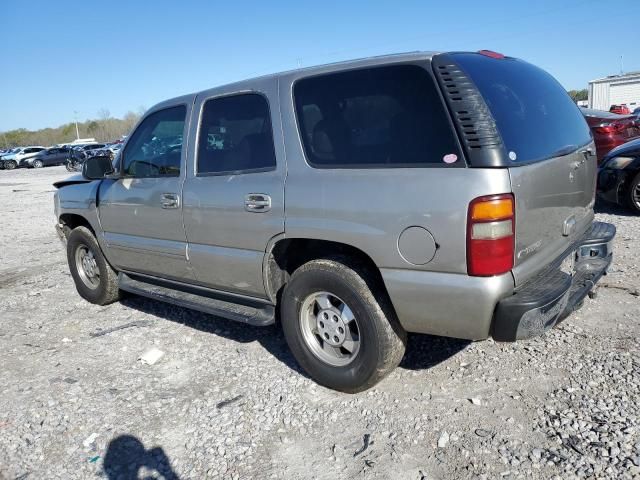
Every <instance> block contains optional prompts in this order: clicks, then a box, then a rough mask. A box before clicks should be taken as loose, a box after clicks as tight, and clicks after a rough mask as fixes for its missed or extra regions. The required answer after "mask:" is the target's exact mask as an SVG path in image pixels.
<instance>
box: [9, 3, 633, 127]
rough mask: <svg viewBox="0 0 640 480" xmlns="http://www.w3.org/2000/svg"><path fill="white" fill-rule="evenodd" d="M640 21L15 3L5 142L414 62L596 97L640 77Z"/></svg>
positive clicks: (374, 6)
mask: <svg viewBox="0 0 640 480" xmlns="http://www.w3.org/2000/svg"><path fill="white" fill-rule="evenodd" d="M638 18H640V1H638V0H608V1H602V0H563V1H558V0H539V1H536V2H530V1H521V0H510V1H507V0H500V1H498V0H496V1H490V0H483V1H477V0H475V1H466V0H458V1H442V0H440V1H425V0H423V1H414V0H409V1H399V0H395V1H344V0H343V1H333V0H323V1H321V2H304V1H303V0H298V1H281V2H278V1H269V2H266V1H261V2H258V1H256V2H247V1H242V0H226V1H223V2H222V1H220V2H218V1H189V0H182V1H175V0H174V1H164V0H157V1H154V2H151V1H135V0H131V1H119V0H112V1H103V2H87V1H86V0H84V1H65V0H59V1H40V0H38V1H30V0H19V1H16V0H1V1H0V62H1V64H2V65H1V67H0V131H3V130H10V129H14V128H20V127H24V128H29V129H37V128H43V127H48V126H49V127H55V126H58V125H60V124H62V123H66V122H70V121H72V120H73V117H74V110H75V111H77V112H78V117H79V119H80V120H84V119H86V118H95V117H97V115H98V111H99V110H100V109H103V108H105V109H107V110H109V111H110V112H111V114H112V115H113V116H117V117H119V116H122V115H124V113H125V112H126V111H127V110H134V111H136V110H138V109H139V108H140V107H141V106H145V107H150V106H151V105H153V104H154V103H157V102H159V101H162V100H164V99H167V98H170V97H174V96H177V95H180V94H183V93H189V92H193V91H197V90H203V89H205V88H210V87H213V86H216V85H220V84H224V83H228V82H231V81H234V80H240V79H243V78H247V77H251V76H256V75H261V74H265V73H272V72H277V71H281V70H288V69H291V68H296V67H297V66H299V65H300V66H308V65H316V64H322V63H327V62H333V61H338V60H344V59H349V58H358V57H366V56H370V55H379V54H384V53H394V52H403V51H411V50H479V49H483V48H486V49H491V50H496V51H499V52H503V53H505V54H508V55H511V56H516V57H520V58H524V59H525V60H528V61H530V62H532V63H535V64H537V65H539V66H541V67H543V68H545V69H546V70H547V71H549V72H550V73H552V74H553V75H555V76H556V78H557V79H558V80H560V82H561V83H562V84H563V85H564V86H565V87H566V88H567V89H571V88H586V85H587V82H588V81H589V80H590V79H594V78H598V77H602V76H606V75H611V74H615V73H618V72H619V71H620V56H621V55H622V56H623V58H624V69H625V71H631V70H640V29H639V28H638V21H637V19H638ZM614 25H615V26H614ZM609 28H611V30H610V31H609V30H608V29H609Z"/></svg>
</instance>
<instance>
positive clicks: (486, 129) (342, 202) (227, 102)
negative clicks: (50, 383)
mask: <svg viewBox="0 0 640 480" xmlns="http://www.w3.org/2000/svg"><path fill="white" fill-rule="evenodd" d="M594 152H595V148H594V144H593V140H592V137H591V134H590V131H589V127H588V126H587V124H586V122H585V120H584V118H583V116H582V114H581V113H580V111H579V110H578V108H577V107H576V106H575V105H574V104H573V102H572V101H571V99H570V98H569V96H568V95H567V93H566V92H565V91H564V89H563V88H562V87H561V86H560V84H559V83H558V82H556V80H554V79H553V78H552V77H551V76H550V75H549V74H547V73H545V72H544V71H542V70H540V69H539V68H537V67H535V66H533V65H530V64H528V63H526V62H523V61H521V60H518V59H515V58H510V57H505V56H503V55H500V54H497V53H494V52H488V51H482V52H478V53H461V52H460V53H438V54H436V53H411V54H403V55H395V56H387V57H376V58H370V59H365V60H357V61H351V62H345V63H339V64H334V65H326V66H320V67H315V68H307V69H301V70H296V71H291V72H286V73H281V74H277V75H270V76H265V77H260V78H256V79H252V80H246V81H243V82H239V83H235V84H231V85H227V86H223V87H218V88H213V89H211V90H206V91H203V92H199V93H196V94H192V95H185V96H182V97H178V98H175V99H172V100H168V101H166V102H163V103H161V104H159V105H156V106H155V107H153V108H152V109H151V110H149V111H148V112H147V113H146V114H145V116H144V117H143V118H142V119H141V121H140V122H139V124H138V125H137V126H136V128H135V130H134V131H133V133H132V134H131V136H130V137H129V138H128V140H127V142H126V144H125V145H124V147H123V148H122V150H121V154H120V155H119V156H118V157H117V158H116V160H115V161H114V162H113V164H112V163H111V162H110V161H109V159H108V158H106V157H94V158H91V159H89V160H87V162H86V163H85V165H84V167H83V174H82V176H76V177H73V178H71V179H69V180H65V181H62V182H58V183H57V184H56V187H57V188H58V189H59V190H58V191H57V193H56V195H55V211H56V216H57V219H58V222H59V223H58V231H59V233H60V235H61V237H62V238H63V239H65V240H66V244H67V256H68V261H69V267H70V270H71V273H72V276H73V279H74V281H75V283H76V287H77V289H78V292H79V293H80V295H81V296H82V297H84V298H85V299H87V300H88V301H90V302H93V303H97V304H106V303H109V302H113V301H116V300H117V299H118V298H120V292H121V291H126V292H133V293H135V294H139V295H145V296H148V297H152V298H156V299H159V300H162V301H168V302H172V303H174V304H177V305H182V306H185V307H188V308H192V309H196V310H201V311H204V312H208V313H211V314H213V315H217V316H221V317H226V318H229V319H232V320H237V321H240V322H244V323H248V324H250V325H269V324H272V323H274V322H276V321H278V322H279V323H280V324H281V326H282V329H283V331H284V335H285V337H286V340H287V342H288V344H289V346H290V348H291V351H292V352H293V354H294V356H295V358H296V359H297V361H298V362H299V363H300V365H301V366H302V367H303V368H304V369H305V370H306V371H307V372H308V373H309V375H310V376H311V377H313V378H314V379H315V380H316V381H318V382H319V383H321V384H323V385H326V386H328V387H331V388H334V389H338V390H342V391H346V392H356V391H360V390H364V389H366V388H368V387H371V386H372V385H374V384H375V383H376V382H378V381H379V380H380V379H381V378H383V377H384V376H385V375H386V374H387V373H389V372H390V371H391V370H392V369H393V368H394V367H396V366H397V365H398V363H399V362H400V360H401V359H402V356H403V354H404V350H405V344H406V332H418V333H428V334H433V335H444V336H450V337H457V338H462V339H469V340H481V339H486V338H488V337H490V336H491V337H493V338H494V339H496V340H500V341H514V340H518V339H524V338H528V337H531V336H533V335H539V334H542V333H543V332H544V331H545V330H547V329H548V328H551V327H552V326H554V325H555V324H556V323H557V322H558V321H560V320H562V319H563V318H564V317H566V316H567V315H569V314H570V313H571V312H572V311H573V310H574V309H575V308H577V307H578V306H579V305H580V304H581V302H582V300H583V299H584V297H585V296H586V295H587V294H588V293H589V292H590V291H591V290H592V289H593V287H594V285H595V283H596V282H597V281H598V280H599V278H600V277H601V276H602V275H604V274H605V273H606V269H607V267H608V266H609V264H610V263H611V242H612V239H613V237H614V235H615V229H614V227H613V226H612V225H609V224H605V223H600V222H594V213H593V205H594V192H595V182H596V157H595V154H594Z"/></svg>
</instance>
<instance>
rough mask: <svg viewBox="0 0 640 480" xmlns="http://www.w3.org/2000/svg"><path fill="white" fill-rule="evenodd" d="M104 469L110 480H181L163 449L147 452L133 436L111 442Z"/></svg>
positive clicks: (122, 436)
mask: <svg viewBox="0 0 640 480" xmlns="http://www.w3.org/2000/svg"><path fill="white" fill-rule="evenodd" d="M102 468H103V470H104V473H105V474H106V475H107V478H108V479H109V480H140V479H142V480H152V479H153V480H157V479H160V478H162V479H164V480H179V477H178V475H177V474H176V473H175V472H174V471H173V469H172V468H171V463H170V462H169V457H167V454H166V453H165V452H164V450H163V449H162V448H160V447H153V448H151V449H149V450H147V449H145V448H144V445H143V444H142V442H141V441H140V440H138V439H137V438H136V437H134V436H133V435H120V436H118V437H116V438H114V439H113V440H111V441H110V442H109V445H108V447H107V452H106V454H105V456H104V462H103V466H102ZM141 474H142V476H140V475H141Z"/></svg>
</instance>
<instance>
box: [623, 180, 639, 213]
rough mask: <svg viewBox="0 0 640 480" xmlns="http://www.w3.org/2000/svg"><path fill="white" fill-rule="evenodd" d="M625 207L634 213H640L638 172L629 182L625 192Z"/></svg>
mask: <svg viewBox="0 0 640 480" xmlns="http://www.w3.org/2000/svg"><path fill="white" fill-rule="evenodd" d="M626 195H627V205H629V207H630V208H631V209H632V210H633V211H634V212H636V213H640V172H639V173H638V174H637V175H636V176H635V177H634V179H633V180H631V183H630V184H629V188H628V190H627V192H626Z"/></svg>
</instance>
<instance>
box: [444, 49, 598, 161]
mask: <svg viewBox="0 0 640 480" xmlns="http://www.w3.org/2000/svg"><path fill="white" fill-rule="evenodd" d="M453 56H454V59H455V60H456V63H458V65H459V66H460V67H462V69H463V70H464V71H465V72H466V73H467V75H469V76H470V77H471V79H472V80H473V82H474V83H475V84H476V86H477V87H478V89H479V90H480V93H481V94H482V96H483V97H484V100H485V102H486V103H487V106H488V107H489V109H490V110H491V113H492V114H493V117H494V119H495V121H496V125H497V127H498V130H499V131H500V134H501V136H502V141H503V142H504V145H505V147H506V149H507V152H508V154H509V159H510V160H511V161H513V162H518V163H528V162H535V161H540V160H546V159H548V158H551V157H555V156H558V155H559V154H567V153H569V152H570V151H571V149H573V150H575V149H577V148H579V147H582V146H584V145H586V144H587V143H589V142H590V141H591V133H590V130H589V127H588V125H587V122H586V121H585V119H584V117H583V116H582V114H581V113H580V110H579V109H578V107H577V106H576V104H575V103H573V101H572V100H571V97H569V95H568V94H567V92H566V91H565V90H564V88H562V85H560V83H558V82H557V81H556V80H555V79H554V78H553V77H552V76H551V75H549V74H548V73H547V72H545V71H544V70H542V69H540V68H538V67H535V66H533V65H531V64H529V63H526V62H523V61H522V60H516V59H512V58H504V59H494V58H490V57H487V56H484V55H479V54H474V53H457V54H454V55H453Z"/></svg>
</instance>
